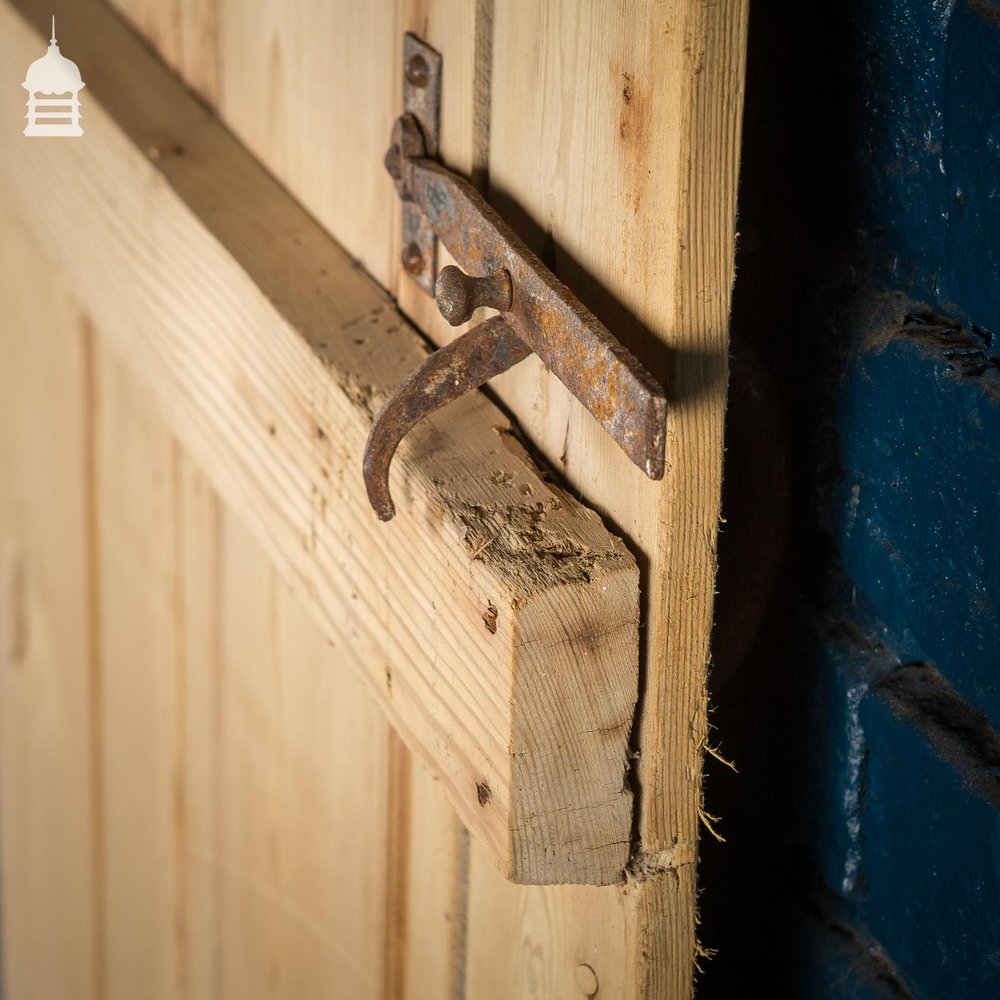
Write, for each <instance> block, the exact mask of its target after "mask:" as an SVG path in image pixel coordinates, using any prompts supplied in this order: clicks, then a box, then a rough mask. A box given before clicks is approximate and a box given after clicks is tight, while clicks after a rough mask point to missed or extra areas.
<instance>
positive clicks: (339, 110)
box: [219, 0, 402, 286]
mask: <svg viewBox="0 0 1000 1000" xmlns="http://www.w3.org/2000/svg"><path fill="white" fill-rule="evenodd" d="M220 2H221V4H222V11H221V23H222V27H223V34H222V45H221V56H220V60H221V62H220V65H221V79H222V86H221V97H220V101H219V111H220V113H221V115H222V117H223V118H224V119H225V121H226V122H227V123H228V124H229V125H230V126H231V127H232V128H233V129H234V130H235V131H236V132H237V134H238V135H239V136H240V138H241V139H242V140H243V141H244V142H245V143H246V144H247V146H248V147H249V148H250V149H251V150H253V151H254V153H256V154H257V155H258V156H260V157H261V158H262V159H263V160H264V162H265V163H266V164H267V165H268V167H269V168H270V169H271V171H272V172H273V173H274V174H275V175H276V176H277V177H278V178H279V179H280V180H281V181H282V182H284V183H285V184H286V185H287V186H288V188H289V189H290V190H292V191H294V192H295V193H296V196H297V197H298V198H299V199H300V200H301V201H303V203H304V204H306V205H308V207H309V209H310V211H311V212H312V213H313V214H314V215H315V216H316V218H317V219H318V220H319V221H320V222H321V223H322V224H323V225H324V226H326V227H327V229H329V230H330V232H332V233H333V234H334V235H335V236H336V237H337V239H338V240H339V241H340V243H341V244H343V246H344V247H345V248H346V249H347V250H348V252H349V253H351V254H352V255H354V256H356V257H357V258H358V260H359V261H360V262H361V263H362V264H363V265H364V266H365V268H366V269H367V270H368V271H369V272H370V273H371V274H372V275H374V276H375V277H376V278H377V279H378V280H379V281H380V282H382V284H383V285H386V286H388V285H389V278H390V273H391V272H390V255H391V246H390V240H391V233H392V213H393V211H394V207H395V206H394V202H395V198H394V193H393V192H394V189H393V186H392V181H391V180H390V178H389V176H388V174H386V172H385V169H384V168H383V166H382V157H383V155H384V154H385V150H386V149H387V148H388V146H389V134H390V131H391V128H392V122H393V118H394V116H395V115H396V114H397V113H398V112H397V110H396V105H397V101H398V99H397V96H396V95H397V93H398V91H399V86H400V85H401V84H400V83H399V81H400V79H401V77H400V75H399V74H400V69H399V65H398V63H399V57H398V56H397V55H396V53H397V52H399V51H400V48H401V45H402V40H401V38H400V31H399V24H398V13H397V4H396V2H395V0H394V2H391V3H376V4H348V3H337V4H331V3H326V2H324V0H303V2H299V3H287V2H284V0H264V2H261V3H255V4H245V3H243V2H242V0H220Z"/></svg>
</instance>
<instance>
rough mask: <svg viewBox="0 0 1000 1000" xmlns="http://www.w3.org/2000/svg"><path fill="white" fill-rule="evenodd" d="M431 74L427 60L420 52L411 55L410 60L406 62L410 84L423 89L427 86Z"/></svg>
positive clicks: (407, 77)
mask: <svg viewBox="0 0 1000 1000" xmlns="http://www.w3.org/2000/svg"><path fill="white" fill-rule="evenodd" d="M429 74H430V67H429V66H428V65H427V60H426V59H425V58H424V57H423V56H422V55H421V54H420V53H419V52H418V53H417V54H416V55H413V56H410V61H409V62H408V63H407V64H406V80H407V82H408V83H409V84H410V86H412V87H417V88H418V89H419V90H423V89H424V87H426V86H427V78H428V76H429Z"/></svg>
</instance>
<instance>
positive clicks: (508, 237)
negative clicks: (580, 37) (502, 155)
mask: <svg viewBox="0 0 1000 1000" xmlns="http://www.w3.org/2000/svg"><path fill="white" fill-rule="evenodd" d="M426 51H428V50H427V49H426V46H423V43H421V42H419V40H418V39H416V38H414V37H413V36H412V35H407V40H406V45H405V50H404V54H405V58H407V59H408V60H410V61H411V62H410V63H408V65H410V64H411V63H412V60H413V59H414V56H415V55H417V54H420V55H422V58H423V64H424V65H430V61H428V60H427V59H426V55H424V53H426ZM429 51H432V50H429ZM435 56H436V53H435ZM437 59H438V62H437V63H436V64H435V65H436V66H437V73H438V80H437V83H436V87H437V93H438V94H439V92H440V78H439V77H440V57H437ZM408 79H409V78H408ZM408 103H409V102H408ZM422 112H423V117H424V118H425V119H426V118H427V112H428V106H427V105H426V104H424V105H423V106H422ZM432 117H434V121H433V123H432V124H431V125H429V126H427V127H428V128H430V129H431V130H432V132H433V134H434V141H435V143H436V138H437V120H436V116H432ZM385 163H386V169H387V170H388V171H389V173H390V174H391V175H392V177H393V179H394V180H395V182H396V189H397V191H398V192H399V196H400V198H402V200H403V202H404V205H405V208H406V211H409V212H412V211H416V212H417V214H418V215H419V216H420V218H421V220H422V222H423V224H424V225H425V226H426V227H427V229H426V230H423V232H424V234H425V235H426V233H427V232H428V231H429V233H430V234H431V238H433V236H435V235H436V236H437V238H438V239H440V240H441V241H442V242H443V243H444V245H445V246H446V247H447V248H448V251H449V252H450V253H451V254H452V256H453V257H454V258H455V260H456V261H457V262H458V263H459V265H460V268H459V267H454V266H449V267H446V268H444V269H443V270H442V271H441V274H440V275H439V276H438V279H437V282H436V286H435V299H436V300H437V303H438V307H439V308H440V310H441V313H442V315H444V317H445V318H446V319H447V320H448V322H450V323H451V324H452V325H454V326H458V325H460V324H461V323H464V322H466V321H467V320H468V319H470V318H471V316H472V314H473V313H474V312H475V310H476V309H478V308H480V307H481V306H488V307H490V308H493V309H496V310H497V311H498V312H499V313H501V314H502V315H501V316H500V317H495V318H494V319H492V320H488V321H487V322H486V323H483V324H481V325H480V326H478V327H476V328H474V329H473V330H470V331H469V332H468V333H466V334H464V335H463V336H462V337H460V338H459V339H458V340H456V341H454V342H453V343H451V344H449V345H448V346H447V347H444V348H442V349H441V350H439V351H437V352H435V353H434V354H432V355H431V356H430V357H429V358H428V359H427V361H426V362H425V363H424V364H423V365H421V367H420V368H418V369H417V371H415V372H414V373H413V374H412V375H411V376H410V377H409V378H407V379H406V380H405V381H404V382H403V383H402V384H401V385H400V386H398V387H397V389H396V390H395V392H394V393H393V396H392V397H391V398H390V400H389V402H388V403H387V404H386V406H385V408H384V409H383V411H382V412H381V413H380V414H379V416H378V417H377V418H376V420H375V423H374V425H373V427H372V430H371V435H370V436H369V438H368V445H367V447H366V449H365V462H364V471H365V484H366V486H367V489H368V497H369V499H370V500H371V502H372V506H373V507H374V508H375V511H376V512H377V514H378V516H379V517H380V518H381V519H382V520H384V521H388V520H390V519H391V518H392V516H393V514H394V512H395V511H394V508H393V504H392V499H391V497H390V495H389V465H390V463H391V461H392V456H393V454H394V452H395V450H396V446H397V445H398V444H399V442H400V441H401V440H402V439H403V437H404V436H405V435H406V433H407V432H408V431H409V430H410V428H411V427H413V426H414V425H415V424H416V423H417V422H418V421H420V420H422V419H423V418H424V417H425V416H427V415H428V414H429V413H431V412H433V411H434V410H435V409H438V408H439V407H441V406H444V405H445V404H446V403H448V402H451V401H452V400H453V399H457V398H458V397H459V396H461V395H463V394H464V393H466V392H470V391H472V390H473V389H476V388H478V387H479V386H481V385H483V384H484V383H485V382H486V381H488V380H489V379H490V378H492V377H493V376H495V375H498V374H500V373H502V372H504V371H506V370H507V369H508V368H510V367H512V366H513V365H515V364H517V363H518V362H519V361H522V360H524V358H525V357H527V356H528V354H529V353H531V352H534V353H535V354H537V355H538V356H539V358H541V360H542V361H543V362H544V364H545V365H546V367H547V368H548V369H549V370H550V371H551V372H552V373H553V374H554V375H555V376H556V377H557V378H558V379H559V380H560V381H561V382H562V383H563V385H565V386H566V387H567V388H568V389H569V390H570V391H571V392H572V393H573V395H574V396H576V398H577V399H579V400H580V402H581V403H583V405H584V406H586V407H587V409H588V410H589V411H590V412H591V413H592V414H593V415H594V417H595V418H596V419H597V420H598V421H600V423H601V424H602V426H603V427H604V428H605V429H606V430H607V431H608V433H609V434H611V436H612V437H613V438H614V439H615V441H617V442H618V444H619V445H621V447H622V449H623V450H624V451H625V453H626V454H627V455H628V457H629V458H630V459H631V460H632V461H633V462H634V463H635V464H636V465H637V466H638V467H639V468H640V469H642V470H643V472H645V473H646V475H647V476H649V477H650V478H651V479H661V478H662V477H663V468H664V440H665V425H666V408H667V404H666V396H665V394H664V392H663V389H662V388H661V387H660V386H659V384H658V383H657V382H656V381H655V380H654V379H653V378H652V376H651V375H650V374H649V373H648V372H647V371H646V370H645V369H644V368H643V367H642V365H640V364H639V362H638V361H637V360H636V359H635V358H634V357H633V356H632V354H630V353H629V352H628V351H627V350H626V349H625V348H624V347H623V346H622V345H621V344H620V343H619V342H618V341H617V340H616V339H615V338H614V337H613V336H612V335H611V333H610V332H609V331H608V330H607V329H606V328H605V327H604V326H603V324H601V323H600V322H599V321H598V320H597V318H596V317H595V316H594V315H593V314H592V313H591V312H590V311H589V310H588V309H586V308H585V307H584V306H583V305H582V304H581V302H580V301H579V299H577V298H576V296H575V295H574V294H573V293H572V292H571V291H570V290H569V289H568V288H567V287H566V286H565V285H564V284H562V282H560V281H559V279H558V278H556V277H555V275H553V274H552V272H551V271H549V270H548V268H546V267H545V265H544V264H542V262H541V261H540V260H539V259H538V258H537V257H536V256H535V255H534V254H533V253H532V252H531V251H530V250H529V249H528V248H527V247H526V246H525V245H524V243H523V242H522V241H521V240H520V239H519V238H518V237H517V236H516V235H515V234H514V233H513V232H512V231H511V230H510V229H509V228H508V227H507V225H506V224H505V223H504V221H503V220H502V219H501V218H500V217H499V216H498V215H497V213H496V212H495V211H494V210H493V209H492V208H491V207H490V206H489V205H488V204H487V203H486V202H485V200H484V199H483V197H482V196H481V195H480V194H479V192H478V191H476V189H475V188H474V187H473V186H472V185H471V184H470V183H469V182H468V181H467V180H465V179H464V178H462V177H459V176H458V175H457V174H454V173H452V172H451V171H450V170H448V169H446V168H445V167H443V166H441V164H439V163H436V162H435V161H434V160H433V159H432V158H431V154H430V152H429V149H428V143H427V135H426V133H425V130H424V122H420V121H418V120H417V117H416V115H415V114H413V113H410V112H407V113H405V114H403V115H402V117H400V118H399V119H397V121H396V123H395V125H394V127H393V133H392V146H391V148H390V149H389V152H388V153H387V154H386V158H385ZM405 218H406V216H404V220H405ZM404 224H405V221H404ZM405 239H406V237H405V236H404V240H405ZM411 244H413V246H414V247H416V246H417V241H416V240H415V239H413V240H411ZM412 249H413V248H412V247H411V245H410V244H408V243H406V242H404V250H403V262H404V266H405V267H406V269H407V270H408V271H409V272H410V273H411V274H414V277H415V278H416V279H417V280H418V283H419V284H420V285H421V287H422V288H424V289H425V290H429V287H428V283H427V282H425V281H424V278H425V277H427V275H426V274H424V273H423V272H422V271H420V272H416V271H415V270H414V269H413V268H412V267H411V266H409V264H408V263H407V260H408V256H409V257H412V256H414V255H413V254H412V252H411V251H412ZM420 253H421V254H422V255H424V254H425V251H424V250H423V249H420ZM427 259H429V258H428V257H426V256H423V257H422V260H427ZM463 269H464V270H463ZM465 272H468V273H465ZM491 352H492V353H491Z"/></svg>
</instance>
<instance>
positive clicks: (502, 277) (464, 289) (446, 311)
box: [434, 264, 512, 326]
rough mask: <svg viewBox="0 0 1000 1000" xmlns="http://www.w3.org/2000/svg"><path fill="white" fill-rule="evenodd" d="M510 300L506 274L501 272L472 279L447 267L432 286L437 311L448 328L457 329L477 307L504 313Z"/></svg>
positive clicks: (510, 293)
mask: <svg viewBox="0 0 1000 1000" xmlns="http://www.w3.org/2000/svg"><path fill="white" fill-rule="evenodd" d="M511 298H512V289H511V283H510V274H509V273H508V272H507V271H506V270H504V269H501V270H499V271H497V272H495V273H494V274H488V275H486V276H485V277H483V278H474V277H473V276H472V275H470V274H466V273H465V272H464V271H463V270H461V268H458V267H455V265H454V264H449V265H448V266H447V267H443V268H442V269H441V273H440V274H439V275H438V279H437V285H436V286H435V287H434V299H435V301H436V302H437V304H438V309H440V310H441V315H442V316H444V318H445V319H446V320H447V321H448V322H449V323H451V325H452V326H461V325H462V324H463V323H465V322H466V321H467V320H469V319H471V318H472V314H473V313H474V312H475V311H476V310H477V309H479V308H480V307H481V306H488V307H489V308H490V309H496V310H497V311H498V312H506V311H507V310H508V309H510V305H511Z"/></svg>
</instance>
